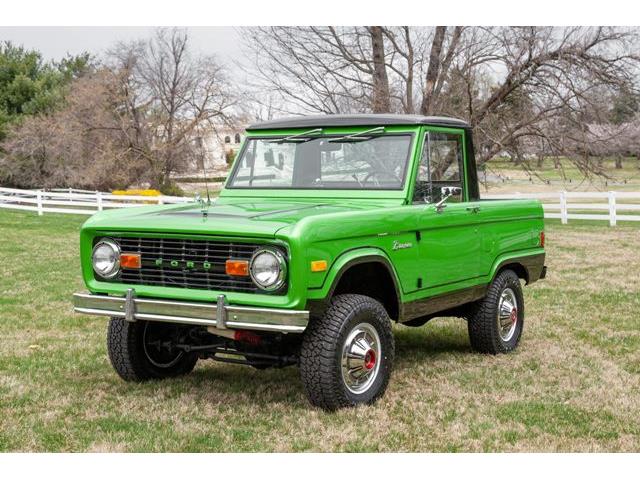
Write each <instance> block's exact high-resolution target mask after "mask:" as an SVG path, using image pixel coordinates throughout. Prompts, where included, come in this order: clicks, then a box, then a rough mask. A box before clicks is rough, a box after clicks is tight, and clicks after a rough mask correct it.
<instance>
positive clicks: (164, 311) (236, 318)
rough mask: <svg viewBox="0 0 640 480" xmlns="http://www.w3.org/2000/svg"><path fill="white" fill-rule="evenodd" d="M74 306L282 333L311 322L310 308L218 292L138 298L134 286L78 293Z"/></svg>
mask: <svg viewBox="0 0 640 480" xmlns="http://www.w3.org/2000/svg"><path fill="white" fill-rule="evenodd" d="M73 307H74V310H75V311H76V312H78V313H85V314H89V315H105V316H108V317H117V318H124V319H125V320H128V321H130V322H134V321H136V320H150V321H154V322H167V323H184V324H187V325H202V326H205V327H216V328H222V329H224V328H230V329H238V330H263V331H269V332H281V333H301V332H303V331H304V329H305V328H306V327H307V323H308V322H309V312H308V311H306V310H283V309H275V308H255V307H241V306H238V305H228V304H227V301H226V297H225V296H224V295H219V296H218V300H217V303H196V302H181V301H175V300H157V299H151V298H136V296H135V291H134V290H133V289H129V290H128V291H127V295H126V296H125V297H108V296H106V295H92V294H90V293H74V294H73Z"/></svg>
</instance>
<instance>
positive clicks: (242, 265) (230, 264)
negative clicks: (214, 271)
mask: <svg viewBox="0 0 640 480" xmlns="http://www.w3.org/2000/svg"><path fill="white" fill-rule="evenodd" d="M225 272H227V275H231V276H234V277H247V276H249V262H247V261H246V260H227V261H226V263H225Z"/></svg>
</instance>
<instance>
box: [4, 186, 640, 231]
mask: <svg viewBox="0 0 640 480" xmlns="http://www.w3.org/2000/svg"><path fill="white" fill-rule="evenodd" d="M482 198H488V199H490V198H493V199H508V198H535V199H538V200H540V201H542V206H543V208H544V216H545V218H558V219H560V220H561V221H562V223H568V221H569V220H604V221H608V222H609V225H611V226H615V225H616V224H617V222H619V221H632V222H639V221H640V192H548V193H509V194H500V195H491V194H483V195H482ZM634 200H635V202H634ZM192 201H193V199H192V198H190V197H169V196H158V197H152V196H145V195H113V194H110V193H103V192H89V191H87V190H74V189H58V190H55V191H42V190H20V189H16V188H3V187H0V208H11V209H16V210H30V211H35V212H38V215H43V214H44V213H45V212H52V213H75V214H81V215H91V214H93V213H96V212H98V211H101V210H106V209H110V208H124V207H135V206H140V205H145V204H158V205H162V204H169V203H185V202H192ZM554 201H555V202H554ZM585 212H596V213H585ZM598 212H603V213H598Z"/></svg>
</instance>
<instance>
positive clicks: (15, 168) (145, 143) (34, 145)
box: [3, 29, 234, 192]
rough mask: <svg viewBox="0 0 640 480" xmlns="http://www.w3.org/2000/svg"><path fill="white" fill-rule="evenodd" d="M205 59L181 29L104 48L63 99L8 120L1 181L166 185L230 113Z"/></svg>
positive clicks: (217, 72) (229, 100) (221, 80)
mask: <svg viewBox="0 0 640 480" xmlns="http://www.w3.org/2000/svg"><path fill="white" fill-rule="evenodd" d="M230 90H231V89H230V88H229V87H228V84H227V82H226V79H225V75H224V71H223V68H222V67H221V66H220V64H218V63H217V62H216V61H215V59H214V58H211V57H193V56H192V55H191V54H190V52H189V48H188V38H187V34H186V32H184V31H180V30H176V29H174V30H164V29H160V30H158V31H157V32H156V35H155V37H154V38H152V39H150V40H148V41H143V42H133V43H127V44H119V45H117V46H116V47H115V48H113V49H112V50H111V51H110V52H109V54H108V58H107V60H106V62H105V64H104V65H103V66H102V67H101V68H100V69H99V70H98V71H97V72H96V73H95V74H94V75H91V76H87V77H84V78H81V79H79V80H77V81H76V82H74V83H73V84H72V86H71V89H70V92H69V94H68V95H67V99H66V106H65V107H64V108H63V109H61V110H60V111H58V112H55V113H53V114H50V115H43V116H39V117H34V118H32V119H29V121H27V122H25V124H24V125H23V126H22V127H18V128H16V129H14V131H13V132H12V133H11V135H10V137H9V139H8V140H7V142H5V145H4V148H5V150H6V151H7V152H8V158H7V159H6V161H5V163H6V164H7V165H6V166H4V168H3V170H4V171H5V172H7V173H6V176H8V177H10V178H9V180H8V181H10V182H11V183H14V184H20V185H25V186H33V185H38V186H40V185H42V186H59V185H64V186H67V185H76V186H86V187H90V188H112V187H114V186H118V187H122V186H127V185H128V184H130V183H132V182H137V183H140V182H142V181H148V182H149V183H150V184H151V186H152V187H153V188H158V189H161V190H162V191H164V192H170V191H171V190H172V188H173V185H172V183H171V175H172V173H174V172H178V171H181V170H183V169H185V168H187V167H188V166H190V165H192V164H193V163H195V162H197V160H198V158H199V157H201V155H202V144H201V142H198V141H196V140H197V139H198V138H202V137H203V136H204V135H205V131H211V130H212V129H214V124H215V123H218V122H224V121H228V120H229V114H230V107H231V105H232V104H233V98H234V97H233V95H232V92H231V91H230Z"/></svg>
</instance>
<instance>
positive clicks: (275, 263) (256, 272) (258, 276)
mask: <svg viewBox="0 0 640 480" xmlns="http://www.w3.org/2000/svg"><path fill="white" fill-rule="evenodd" d="M249 273H250V274H251V279H252V280H253V282H254V283H255V284H256V285H257V286H258V287H259V288H261V289H262V290H267V291H273V290H277V289H279V288H280V287H282V285H284V282H285V279H286V277H287V262H286V260H285V258H284V256H283V255H282V253H280V252H279V251H278V250H271V249H266V248H264V249H260V250H258V251H257V252H256V253H254V254H253V257H251V266H250V269H249Z"/></svg>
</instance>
